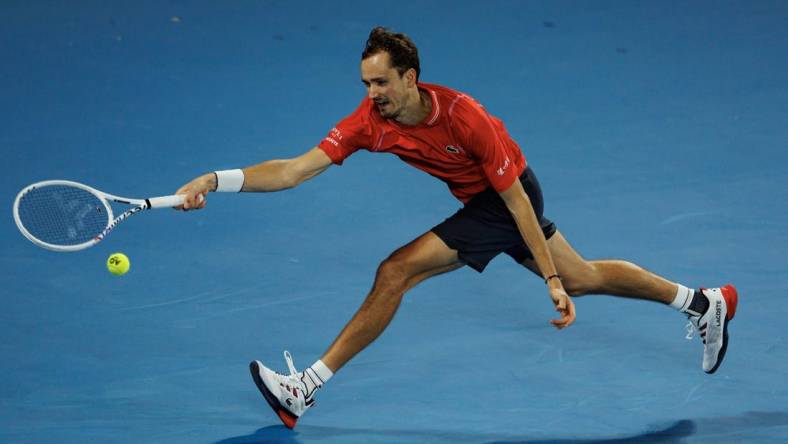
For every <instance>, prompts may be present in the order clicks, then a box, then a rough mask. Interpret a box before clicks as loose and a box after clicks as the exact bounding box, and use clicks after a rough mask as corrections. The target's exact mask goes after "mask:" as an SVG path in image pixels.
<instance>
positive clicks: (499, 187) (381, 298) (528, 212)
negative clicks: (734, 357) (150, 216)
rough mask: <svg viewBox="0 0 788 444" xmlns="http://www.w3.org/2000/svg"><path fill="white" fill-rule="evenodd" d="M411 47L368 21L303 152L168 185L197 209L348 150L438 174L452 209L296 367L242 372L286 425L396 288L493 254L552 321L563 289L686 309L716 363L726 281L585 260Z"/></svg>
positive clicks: (515, 154) (567, 304) (502, 131)
mask: <svg viewBox="0 0 788 444" xmlns="http://www.w3.org/2000/svg"><path fill="white" fill-rule="evenodd" d="M419 75H420V67H419V56H418V50H417V49H416V45H414V43H413V42H412V41H411V39H410V38H408V37H407V36H406V35H404V34H398V33H393V32H390V31H388V30H386V29H385V28H380V27H378V28H374V29H373V30H372V31H371V33H370V34H369V38H368V40H367V43H366V46H365V47H364V51H363V52H362V54H361V81H362V82H363V83H364V85H365V86H366V89H367V95H366V97H364V99H363V100H362V101H361V104H360V105H359V106H358V108H357V109H356V110H355V111H354V112H353V113H352V114H350V115H349V116H347V117H346V118H344V119H342V120H341V121H340V122H339V123H337V124H336V126H335V127H334V128H333V129H331V130H330V131H329V132H328V135H327V136H326V137H325V138H324V139H323V140H322V141H321V142H320V143H319V144H318V145H317V146H316V147H314V148H312V149H311V150H309V151H307V152H306V153H304V154H302V155H300V156H298V157H295V158H292V159H285V160H269V161H266V162H262V163H259V164H257V165H253V166H250V167H247V168H244V169H242V170H241V169H236V170H225V171H216V172H215V173H208V174H205V175H203V176H200V177H197V178H196V179H194V180H192V181H191V182H189V183H188V184H186V185H184V186H183V187H182V188H180V189H179V190H178V191H177V193H178V194H185V195H186V203H185V204H184V205H183V206H182V209H184V210H190V209H199V208H203V207H205V203H206V201H205V199H204V198H205V196H206V194H207V193H208V192H212V191H229V192H238V191H244V192H271V191H279V190H284V189H288V188H292V187H295V186H298V185H299V184H300V183H302V182H304V181H306V180H308V179H312V178H314V177H315V176H317V175H319V174H320V173H322V172H323V171H325V170H326V169H328V168H329V167H330V166H331V165H341V164H342V162H343V161H344V160H345V159H346V158H347V157H348V156H350V155H351V154H353V153H354V152H356V151H358V150H359V149H366V150H369V151H372V152H376V153H378V152H379V153H391V154H394V155H396V156H398V157H399V158H400V159H402V160H403V161H405V162H407V163H408V164H410V165H412V166H413V167H415V168H418V169H420V170H422V171H424V172H426V173H427V174H430V175H432V176H434V177H436V178H437V179H439V180H441V181H443V182H445V183H446V184H447V185H448V188H449V191H451V193H452V194H453V195H454V196H455V197H456V198H457V199H459V200H460V201H461V202H462V203H463V207H462V208H461V209H460V210H459V211H457V212H456V213H455V214H453V215H451V216H450V217H449V218H448V219H446V220H445V221H443V222H442V223H440V224H438V225H437V226H435V227H433V228H432V229H430V230H429V231H427V232H426V233H424V234H422V235H421V236H419V237H417V238H416V239H415V240H413V241H412V242H410V243H409V244H407V245H405V246H403V247H401V248H400V249H398V250H396V251H394V252H393V253H392V254H391V255H390V256H389V257H388V258H386V259H385V260H384V261H383V262H382V263H381V264H380V266H379V267H378V270H377V274H376V276H375V281H374V284H373V285H372V289H371V290H370V292H369V294H368V295H367V298H366V300H365V301H364V303H363V304H361V307H360V308H359V309H358V311H357V312H356V314H355V315H354V316H353V318H352V319H351V320H350V321H349V322H348V323H347V325H346V326H345V328H344V329H343V330H342V332H341V333H340V334H339V336H338V337H337V338H336V339H335V340H334V342H333V343H332V344H331V346H330V347H329V348H328V350H327V351H326V352H325V354H324V355H323V356H322V357H321V358H320V359H319V360H317V361H316V362H315V363H314V364H312V365H311V366H310V367H308V368H306V369H304V371H298V370H296V368H295V366H294V364H293V360H292V357H291V356H290V354H289V353H288V352H285V359H286V361H287V366H288V368H289V374H279V373H276V372H274V371H272V370H270V369H268V368H267V367H265V366H264V365H263V364H262V363H261V362H259V361H253V362H252V363H251V364H250V368H251V372H252V377H253V378H254V381H255V383H256V384H257V387H258V389H259V390H260V391H261V392H262V394H263V396H264V397H265V399H266V400H267V401H268V403H269V404H270V405H271V407H272V408H273V409H274V411H275V412H276V413H277V414H278V416H279V418H280V419H281V420H282V422H283V423H284V424H285V425H286V426H287V427H290V428H292V427H295V425H296V421H297V420H298V419H299V418H300V417H301V415H303V414H304V412H305V411H306V410H307V409H308V408H309V407H311V406H312V405H313V403H314V400H315V394H316V392H317V391H318V390H319V389H320V388H321V387H322V386H323V385H324V384H326V383H327V382H328V381H329V379H330V378H331V377H332V376H333V375H334V373H335V372H337V371H338V370H339V369H341V368H342V366H343V365H345V364H346V363H347V362H348V361H349V360H350V359H352V358H353V357H354V356H355V355H356V354H357V353H359V352H360V351H361V350H363V349H364V348H365V347H366V346H367V345H369V344H370V343H371V342H372V341H374V340H375V339H376V338H377V337H378V336H379V335H380V334H381V333H382V332H383V330H384V329H385V328H386V326H387V325H388V324H389V322H390V321H391V319H392V317H393V316H394V313H395V312H396V311H397V308H398V307H399V304H400V301H401V300H402V296H403V294H404V293H405V292H406V291H408V290H409V289H410V288H412V287H414V286H415V285H417V284H418V283H419V282H421V281H423V280H425V279H428V278H430V277H432V276H436V275H438V274H441V273H447V272H450V271H453V270H456V269H458V268H460V267H462V266H465V265H467V266H470V267H471V268H473V269H474V270H476V271H478V272H482V271H483V270H484V268H485V267H486V266H487V264H488V262H490V260H491V259H492V258H494V257H495V256H497V255H498V254H500V253H505V254H507V255H509V256H510V257H512V258H513V259H514V260H515V261H517V262H518V263H520V264H522V265H523V266H524V267H525V268H527V269H529V270H530V271H532V272H533V273H535V274H536V275H538V276H540V277H541V278H542V279H544V282H545V285H546V286H547V293H548V294H549V296H550V299H551V300H552V302H553V304H554V305H555V309H556V311H557V312H558V315H559V316H558V319H553V320H551V322H552V324H553V325H554V326H555V327H556V328H558V329H563V328H566V327H568V326H570V325H571V324H572V323H573V322H574V320H575V307H574V304H573V303H572V300H571V299H570V296H582V295H586V294H606V295H614V296H623V297H630V298H637V299H643V300H649V301H656V302H661V303H663V304H665V305H667V306H670V307H673V308H674V309H676V310H678V311H679V312H681V313H684V314H685V315H686V316H688V318H689V322H690V325H691V327H694V329H697V330H698V331H700V336H701V337H702V338H703V347H704V350H703V370H704V371H705V372H707V373H713V372H715V371H716V370H717V368H718V367H719V365H720V363H721V362H722V359H723V357H724V356H725V350H726V347H727V344H728V330H727V329H728V323H729V322H730V321H731V320H732V319H733V317H734V314H735V313H736V304H737V293H736V289H735V288H734V287H733V286H732V285H726V286H724V287H721V288H705V289H704V288H701V289H698V290H694V289H691V288H688V287H685V286H683V285H681V284H678V283H674V282H671V281H669V280H666V279H665V278H662V277H660V276H657V275H655V274H653V273H651V272H649V271H646V270H644V269H643V268H641V267H639V266H637V265H635V264H632V263H630V262H625V261H621V260H586V259H584V258H582V257H581V256H580V255H579V254H578V253H576V252H575V250H574V249H573V248H572V246H571V245H570V244H569V242H567V240H566V239H565V238H564V236H563V235H562V234H561V232H560V231H559V230H558V229H557V228H556V226H555V224H554V223H553V222H552V221H550V220H549V219H547V218H546V217H545V216H544V215H543V201H542V192H541V190H540V187H539V182H538V181H537V178H536V175H535V174H534V171H533V169H532V168H530V166H529V165H528V163H527V162H526V159H525V157H524V156H523V153H522V151H521V150H520V147H519V146H518V145H517V143H516V142H515V141H514V140H513V139H512V138H511V136H510V135H509V133H508V132H507V130H506V128H505V127H504V124H503V122H501V120H499V119H498V118H496V117H494V116H492V115H490V114H489V113H488V112H487V111H486V110H485V109H484V107H483V106H482V105H480V104H479V103H478V102H477V101H476V100H474V99H473V98H472V97H470V96H468V95H467V94H463V93H461V92H458V91H455V90H453V89H450V88H447V87H444V86H439V85H435V84H429V83H422V82H420V81H419Z"/></svg>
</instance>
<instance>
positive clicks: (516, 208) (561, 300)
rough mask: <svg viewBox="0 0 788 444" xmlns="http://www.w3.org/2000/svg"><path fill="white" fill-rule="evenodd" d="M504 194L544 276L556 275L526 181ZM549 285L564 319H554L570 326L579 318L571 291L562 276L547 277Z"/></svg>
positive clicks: (515, 185)
mask: <svg viewBox="0 0 788 444" xmlns="http://www.w3.org/2000/svg"><path fill="white" fill-rule="evenodd" d="M499 194H500V196H501V198H502V199H503V201H504V202H505V203H506V207H507V208H508V209H509V211H510V212H511V213H512V216H513V217H514V220H515V222H516V223H517V228H518V229H519V230H520V234H521V235H522V236H523V240H525V244H526V245H527V246H528V249H529V250H531V253H532V254H533V255H534V259H535V260H536V265H537V266H538V267H539V271H541V272H542V276H544V277H545V278H549V277H550V276H556V275H557V274H558V273H557V272H556V268H555V263H554V262H553V257H552V255H551V254H550V250H549V248H548V247H547V240H546V239H545V237H544V232H543V231H542V227H541V226H539V220H538V219H537V218H536V214H535V213H534V209H533V206H532V205H531V199H529V198H528V194H526V192H525V190H524V189H523V185H522V184H521V183H520V181H519V180H515V181H514V183H513V184H512V185H511V186H510V187H509V188H507V189H506V190H504V191H501V192H500V193H499ZM547 288H548V290H549V292H550V297H551V298H552V300H553V303H554V304H555V308H556V311H558V313H560V314H561V319H553V320H551V321H550V323H552V324H553V325H554V326H555V327H556V328H558V329H559V330H560V329H562V328H565V327H568V326H570V325H571V324H572V322H574V321H575V306H574V304H573V303H572V300H571V299H570V298H569V295H568V294H567V293H566V290H564V286H563V284H562V283H561V279H560V278H559V277H553V278H549V279H548V280H547Z"/></svg>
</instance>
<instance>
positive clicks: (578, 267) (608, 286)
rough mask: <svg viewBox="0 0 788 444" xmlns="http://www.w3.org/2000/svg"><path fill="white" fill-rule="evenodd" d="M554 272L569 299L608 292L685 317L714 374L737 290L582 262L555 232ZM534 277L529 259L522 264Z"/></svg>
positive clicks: (617, 264)
mask: <svg viewBox="0 0 788 444" xmlns="http://www.w3.org/2000/svg"><path fill="white" fill-rule="evenodd" d="M547 245H548V248H549V249H550V253H551V254H552V256H553V262H554V263H555V266H556V270H557V271H558V274H559V275H560V276H561V281H562V283H563V284H564V288H565V289H566V291H567V293H569V294H570V295H572V296H582V295H587V294H606V295H613V296H624V297H632V298H637V299H645V300H651V301H657V302H662V303H665V304H670V305H671V306H672V307H673V308H675V309H677V310H679V311H681V312H682V313H684V314H686V315H687V316H688V317H689V320H690V321H691V323H692V325H693V326H694V327H695V329H697V330H698V331H700V335H701V338H702V339H703V346H704V347H703V350H704V351H703V371H705V372H706V373H714V372H715V371H716V370H717V368H719V366H720V364H721V363H722V360H723V358H724V357H725V352H726V350H727V347H728V322H729V321H730V320H732V319H733V317H734V315H735V314H736V306H737V304H738V295H737V292H736V288H735V287H733V286H732V285H726V286H724V287H721V288H708V289H701V290H698V291H693V290H691V289H688V288H687V287H684V286H683V285H679V284H677V283H673V282H671V281H669V280H667V279H665V278H663V277H661V276H658V275H656V274H654V273H652V272H650V271H647V270H644V269H643V268H641V267H640V266H638V265H635V264H633V263H631V262H626V261H622V260H592V261H587V260H585V259H583V258H582V257H581V256H580V255H579V254H577V252H575V250H574V249H573V248H572V246H571V245H569V242H567V241H566V239H565V238H564V237H563V235H561V233H560V232H558V231H556V232H555V233H554V234H553V235H552V236H551V237H550V239H548V241H547ZM521 263H522V264H523V265H525V266H526V267H528V268H529V269H530V270H531V271H533V272H534V273H536V274H538V275H540V276H541V275H542V274H541V273H540V272H539V269H538V267H537V266H536V263H535V262H534V261H533V260H532V259H526V260H524V261H522V262H521Z"/></svg>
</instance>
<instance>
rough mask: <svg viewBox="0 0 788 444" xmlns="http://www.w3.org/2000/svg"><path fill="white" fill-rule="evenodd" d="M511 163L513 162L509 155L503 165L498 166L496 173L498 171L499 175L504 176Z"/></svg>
mask: <svg viewBox="0 0 788 444" xmlns="http://www.w3.org/2000/svg"><path fill="white" fill-rule="evenodd" d="M510 164H511V162H509V157H507V158H506V161H505V162H504V163H503V166H502V167H500V168H498V170H497V171H496V173H498V175H499V176H503V173H505V172H506V169H507V168H509V165H510Z"/></svg>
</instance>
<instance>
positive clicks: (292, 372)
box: [284, 350, 298, 379]
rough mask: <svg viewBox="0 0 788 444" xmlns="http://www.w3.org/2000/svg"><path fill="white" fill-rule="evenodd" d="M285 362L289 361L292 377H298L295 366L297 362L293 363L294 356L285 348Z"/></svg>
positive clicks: (288, 365) (288, 366)
mask: <svg viewBox="0 0 788 444" xmlns="http://www.w3.org/2000/svg"><path fill="white" fill-rule="evenodd" d="M284 355H285V362H287V368H288V370H290V377H293V378H296V379H298V370H296V368H295V364H293V357H292V356H291V355H290V352H289V351H287V350H285V353H284Z"/></svg>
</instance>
